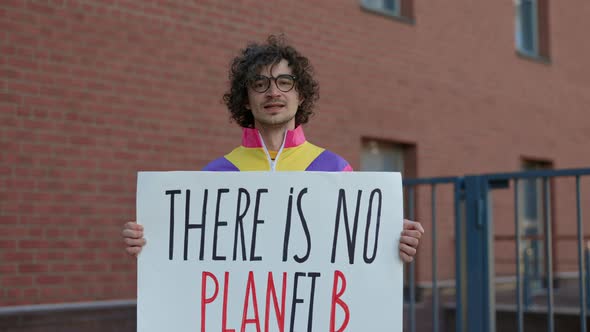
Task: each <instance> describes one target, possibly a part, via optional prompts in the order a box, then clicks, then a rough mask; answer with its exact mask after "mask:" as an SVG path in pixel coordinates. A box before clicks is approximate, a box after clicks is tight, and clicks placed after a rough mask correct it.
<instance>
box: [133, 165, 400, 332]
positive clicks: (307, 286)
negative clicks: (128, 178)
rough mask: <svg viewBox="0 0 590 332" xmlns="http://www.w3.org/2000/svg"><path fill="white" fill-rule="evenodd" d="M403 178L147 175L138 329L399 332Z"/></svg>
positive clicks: (140, 196)
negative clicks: (144, 239) (144, 244)
mask: <svg viewBox="0 0 590 332" xmlns="http://www.w3.org/2000/svg"><path fill="white" fill-rule="evenodd" d="M402 206H403V204H402V188H401V176H400V174H399V173H381V172H379V173H377V172H375V173H373V172H353V173H326V172H276V173H269V172H242V173H240V172H140V173H139V174H138V183H137V220H138V222H139V223H141V224H143V225H144V227H145V231H144V233H145V238H146V239H147V245H146V246H145V247H144V249H143V251H142V253H141V254H140V256H139V258H138V276H137V277H138V282H137V287H138V291H137V292H138V294H137V331H139V332H162V331H174V332H183V331H191V332H192V331H221V332H229V331H257V332H260V331H353V332H357V331H402V311H403V302H402V301H403V289H402V288H403V287H402V284H403V264H402V262H401V260H400V258H399V254H398V250H399V249H398V243H399V238H400V233H401V231H402V228H403V214H402Z"/></svg>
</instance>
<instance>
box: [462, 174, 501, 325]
mask: <svg viewBox="0 0 590 332" xmlns="http://www.w3.org/2000/svg"><path fill="white" fill-rule="evenodd" d="M488 191H489V187H488V180H487V178H485V177H483V176H467V177H465V193H466V197H465V198H466V209H467V211H466V216H467V220H466V221H467V222H466V235H467V236H466V238H467V269H468V271H469V273H468V275H467V317H468V321H467V331H481V332H494V331H495V320H496V319H495V314H496V310H495V309H496V306H495V287H494V278H495V275H494V250H493V234H494V232H493V227H492V222H491V218H490V215H489V212H490V211H488V203H489V201H488V195H489V194H488Z"/></svg>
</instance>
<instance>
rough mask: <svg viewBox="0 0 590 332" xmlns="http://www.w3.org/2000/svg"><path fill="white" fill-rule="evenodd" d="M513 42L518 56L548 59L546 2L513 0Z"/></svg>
mask: <svg viewBox="0 0 590 332" xmlns="http://www.w3.org/2000/svg"><path fill="white" fill-rule="evenodd" d="M514 1H515V4H516V21H515V42H516V50H517V52H518V53H519V54H521V55H524V56H528V57H533V58H541V59H548V58H549V19H548V18H549V16H548V9H549V7H548V0H514Z"/></svg>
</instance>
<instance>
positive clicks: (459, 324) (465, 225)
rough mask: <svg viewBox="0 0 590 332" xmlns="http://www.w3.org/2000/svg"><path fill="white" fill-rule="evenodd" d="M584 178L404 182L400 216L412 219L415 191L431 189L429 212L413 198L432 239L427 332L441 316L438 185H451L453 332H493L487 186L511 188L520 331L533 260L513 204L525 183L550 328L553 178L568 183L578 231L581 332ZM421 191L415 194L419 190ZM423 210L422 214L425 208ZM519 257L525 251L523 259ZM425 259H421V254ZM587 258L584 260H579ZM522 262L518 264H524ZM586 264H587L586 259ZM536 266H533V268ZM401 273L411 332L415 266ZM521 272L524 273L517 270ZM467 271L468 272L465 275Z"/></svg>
mask: <svg viewBox="0 0 590 332" xmlns="http://www.w3.org/2000/svg"><path fill="white" fill-rule="evenodd" d="M588 176H590V169H570V170H535V171H526V172H515V173H501V174H487V175H475V176H466V177H445V178H427V179H426V178H423V179H407V180H404V182H403V184H404V189H405V191H406V199H407V210H408V211H407V217H408V218H409V219H415V217H416V210H417V209H416V188H417V187H427V188H430V211H428V210H427V209H424V207H425V206H424V204H423V201H424V199H423V198H422V199H421V200H420V203H422V205H420V207H419V211H420V213H419V216H420V218H424V216H425V215H428V212H430V214H431V224H426V225H425V226H426V228H427V231H428V232H429V233H430V234H431V241H432V243H431V245H432V253H431V259H432V261H431V264H432V290H433V291H432V331H435V332H438V331H439V325H440V319H439V312H440V298H439V291H438V281H439V278H438V263H439V260H438V252H437V247H438V242H437V241H438V239H437V238H438V231H437V199H438V197H437V188H438V186H439V185H441V184H445V185H452V186H453V188H454V222H455V234H456V241H455V313H456V314H455V315H456V316H455V330H456V331H472V330H477V331H494V330H495V310H496V308H495V295H494V294H495V288H494V283H495V274H494V262H493V260H494V259H493V250H494V242H493V241H494V240H493V227H492V226H493V225H492V223H493V221H492V220H491V219H492V218H491V210H492V209H493V207H492V206H489V203H490V198H489V194H490V192H491V191H492V190H494V189H507V188H510V187H511V184H512V189H513V191H514V193H513V194H514V195H513V204H514V232H515V265H516V289H515V293H516V294H515V295H516V296H515V297H516V322H515V323H516V325H517V328H518V331H519V332H522V331H524V316H525V313H526V312H527V311H528V310H529V309H530V308H531V306H533V305H534V303H533V301H532V298H533V292H532V287H531V285H532V281H533V280H536V279H535V278H538V276H533V274H532V271H533V269H532V268H531V266H533V265H534V264H533V263H532V262H533V261H538V260H539V257H532V255H533V253H532V252H531V251H530V250H523V246H522V245H523V243H522V241H523V238H522V236H521V234H522V230H521V228H522V220H521V219H522V218H521V212H522V211H519V206H520V205H521V202H520V200H521V199H522V197H520V194H519V193H520V191H519V190H520V189H519V186H520V185H522V183H523V182H524V181H527V180H531V179H534V180H538V181H540V182H541V185H542V198H543V199H542V201H543V206H542V227H544V231H543V237H542V240H543V241H544V244H545V245H544V246H543V247H544V248H543V249H544V250H543V251H544V253H543V254H544V255H543V256H544V261H543V264H544V278H545V283H544V284H545V285H546V286H545V287H544V288H545V291H544V296H545V302H546V308H543V310H546V313H547V331H550V332H552V331H554V330H555V304H554V302H555V299H554V290H553V287H554V275H553V273H554V262H553V260H554V257H553V239H554V234H553V229H552V221H551V218H552V211H551V209H552V198H551V186H552V181H553V180H554V179H557V178H572V179H574V180H575V206H576V212H575V215H576V227H577V229H576V230H577V237H576V242H577V254H578V257H577V267H578V288H579V294H580V296H579V314H580V331H584V332H585V331H586V330H587V327H586V314H587V308H588V307H589V306H590V269H589V265H590V264H588V259H590V258H589V257H590V252H589V250H584V243H583V242H584V227H583V226H584V225H583V220H582V212H583V211H582V210H583V209H582V204H581V189H582V188H581V178H582V177H588ZM420 190H422V189H420ZM425 210H426V211H425ZM523 252H524V253H525V254H523ZM422 255H425V254H421V256H422ZM585 257H586V258H585ZM523 261H524V262H523ZM585 261H586V262H585ZM535 266H536V265H535ZM408 268H409V271H408V272H409V276H408V279H409V280H408V284H409V285H408V291H409V303H408V307H407V310H408V322H407V326H408V331H410V332H415V331H416V296H415V295H416V294H415V289H416V282H415V263H411V264H409V267H408ZM523 269H524V271H523ZM467 271H469V273H467Z"/></svg>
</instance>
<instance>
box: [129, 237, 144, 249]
mask: <svg viewBox="0 0 590 332" xmlns="http://www.w3.org/2000/svg"><path fill="white" fill-rule="evenodd" d="M145 242H146V241H145V239H143V238H141V239H132V238H128V237H126V238H125V244H127V245H128V246H138V247H143V246H145Z"/></svg>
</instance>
